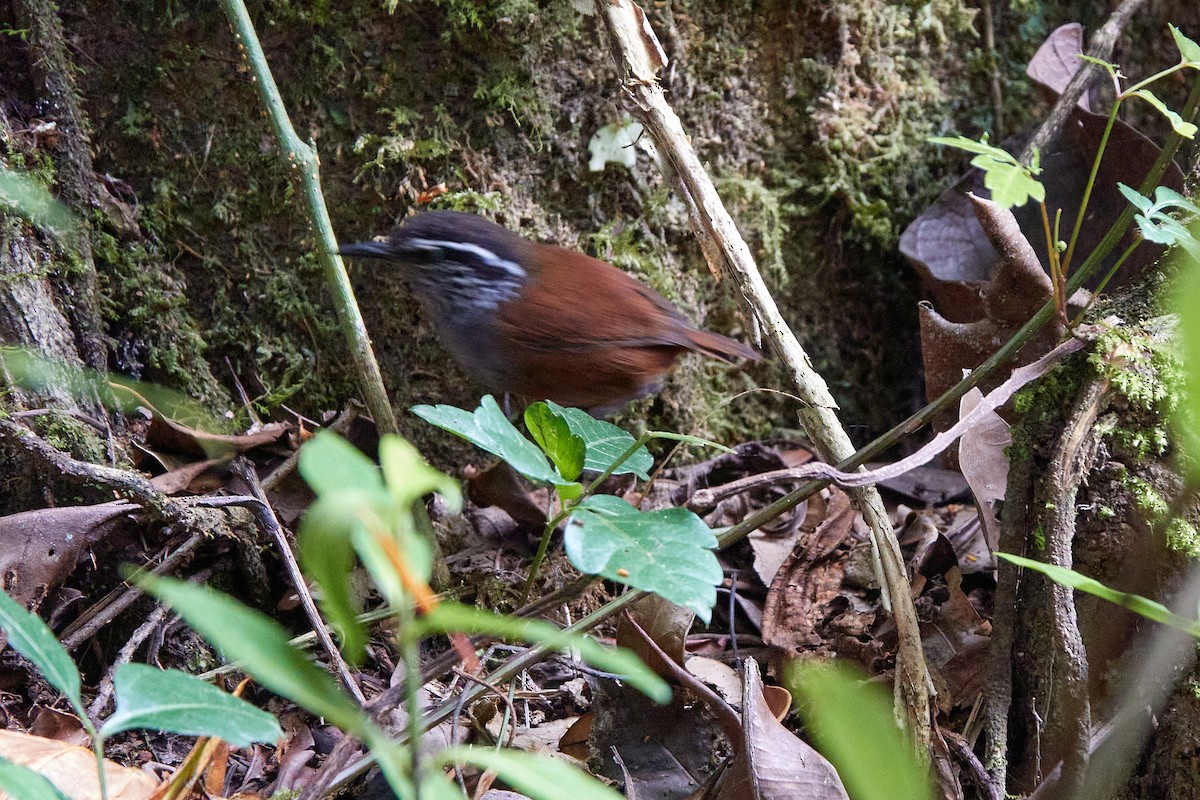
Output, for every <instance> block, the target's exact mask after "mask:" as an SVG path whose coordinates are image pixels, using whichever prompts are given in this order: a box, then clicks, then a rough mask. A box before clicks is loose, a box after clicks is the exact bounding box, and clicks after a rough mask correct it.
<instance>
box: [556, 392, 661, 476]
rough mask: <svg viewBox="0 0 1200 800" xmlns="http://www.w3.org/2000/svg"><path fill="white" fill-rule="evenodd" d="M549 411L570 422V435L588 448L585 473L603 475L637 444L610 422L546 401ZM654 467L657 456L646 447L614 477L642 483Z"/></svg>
mask: <svg viewBox="0 0 1200 800" xmlns="http://www.w3.org/2000/svg"><path fill="white" fill-rule="evenodd" d="M546 407H547V408H549V409H550V410H551V411H553V412H554V413H555V414H557V415H559V416H560V417H562V418H563V419H564V420H566V421H567V425H568V426H570V428H571V431H572V432H574V433H575V434H576V435H578V436H579V437H580V438H581V439H583V444H584V446H585V447H586V448H587V450H586V453H585V455H584V464H583V466H584V469H590V470H592V471H593V472H604V470H606V469H608V468H609V467H610V466H612V464H613V462H614V461H616V460H617V459H618V458H620V457H621V456H623V455H624V454H625V453H627V452H629V448H631V447H633V444H634V442H636V441H637V440H636V439H635V438H634V437H633V435H632V434H630V433H627V432H625V431H623V430H621V429H620V428H618V427H617V426H616V425H613V424H612V423H611V422H605V421H604V420H601V419H596V418H595V417H593V416H592V415H591V414H589V413H587V412H586V411H584V410H582V409H579V408H566V407H564V406H560V405H559V404H558V403H554V402H551V401H549V400H547V401H546ZM652 466H654V456H652V455H650V451H649V450H647V449H646V448H645V447H639V448H638V449H637V450H636V451H634V453H633V455H632V456H630V457H629V458H627V459H625V461H624V463H622V464H621V466H620V467H618V468H617V469H616V471H615V472H614V473H613V474H614V475H624V474H625V473H632V474H634V475H636V476H637V477H639V478H641V479H642V480H646V479H647V478H649V477H650V467H652Z"/></svg>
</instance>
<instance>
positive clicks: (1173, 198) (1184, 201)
mask: <svg viewBox="0 0 1200 800" xmlns="http://www.w3.org/2000/svg"><path fill="white" fill-rule="evenodd" d="M1154 204H1155V205H1156V206H1161V207H1163V208H1177V209H1179V210H1180V211H1186V212H1187V213H1188V214H1190V215H1197V214H1200V206H1198V205H1196V204H1195V203H1193V202H1192V201H1191V200H1189V199H1188V198H1186V197H1184V196H1183V195H1181V194H1180V193H1179V192H1177V191H1175V190H1174V189H1172V188H1171V187H1170V186H1156V187H1154Z"/></svg>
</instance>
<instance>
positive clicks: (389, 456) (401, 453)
mask: <svg viewBox="0 0 1200 800" xmlns="http://www.w3.org/2000/svg"><path fill="white" fill-rule="evenodd" d="M379 463H380V464H381V465H382V466H383V481H384V483H385V484H386V485H387V488H388V490H389V491H390V492H391V493H392V498H393V499H395V501H396V502H397V503H398V504H399V505H400V507H401V508H405V509H406V508H408V507H410V506H411V505H412V504H413V503H415V502H416V501H418V500H420V499H421V498H422V497H424V496H425V495H427V494H431V493H433V492H437V493H438V494H440V495H441V496H442V497H443V498H444V499H445V500H446V503H447V505H448V506H449V507H450V511H451V512H455V513H456V512H458V510H459V509H461V508H462V489H461V488H460V487H459V485H458V481H456V480H454V479H453V478H451V477H450V476H449V475H446V474H445V473H442V472H438V471H437V470H436V469H434V468H433V467H431V466H429V464H428V463H427V462H426V461H425V459H424V457H422V455H421V453H420V451H419V450H417V448H415V447H413V445H412V444H411V443H410V442H408V441H407V440H406V439H404V438H402V437H400V436H396V435H394V434H388V435H386V436H384V437H383V438H382V439H380V441H379Z"/></svg>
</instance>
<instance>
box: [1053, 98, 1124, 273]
mask: <svg viewBox="0 0 1200 800" xmlns="http://www.w3.org/2000/svg"><path fill="white" fill-rule="evenodd" d="M1120 108H1121V98H1120V96H1118V97H1117V99H1116V101H1115V102H1114V103H1113V106H1112V110H1111V111H1109V112H1108V123H1107V124H1106V125H1105V126H1104V135H1103V136H1101V137H1100V147H1099V149H1098V150H1097V151H1096V157H1095V158H1094V159H1092V172H1091V174H1090V175H1088V179H1087V183H1086V184H1085V185H1084V187H1083V200H1082V201H1081V202H1080V204H1079V213H1078V214H1076V215H1075V227H1073V228H1072V229H1071V241H1070V242H1068V243H1067V254H1066V255H1065V256H1063V260H1062V268H1063V270H1064V271H1066V270H1069V269H1070V268H1071V257H1072V256H1074V255H1075V244H1076V243H1077V242H1078V241H1079V231H1080V230H1081V229H1082V228H1083V218H1084V216H1085V215H1086V214H1087V208H1088V202H1089V201H1090V200H1091V199H1092V189H1094V188H1096V175H1097V174H1099V172H1100V162H1101V161H1102V160H1103V159H1104V153H1105V151H1106V150H1107V149H1108V137H1109V136H1110V135H1111V134H1112V129H1113V126H1114V125H1116V123H1117V111H1118V110H1120Z"/></svg>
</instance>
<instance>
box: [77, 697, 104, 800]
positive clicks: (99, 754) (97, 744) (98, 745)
mask: <svg viewBox="0 0 1200 800" xmlns="http://www.w3.org/2000/svg"><path fill="white" fill-rule="evenodd" d="M80 720H82V721H83V729H84V730H85V731H87V733H88V735H89V736H91V737H92V752H93V753H95V754H96V777H97V778H98V779H99V780H100V800H108V776H106V775H105V774H104V737H103V736H102V735H101V734H100V733H99V732H98V731H97V730H96V728H95V727H94V726H93V725H92V724H91V723H90V722H88V721H87V717H86V716H80Z"/></svg>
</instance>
